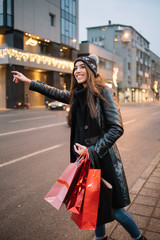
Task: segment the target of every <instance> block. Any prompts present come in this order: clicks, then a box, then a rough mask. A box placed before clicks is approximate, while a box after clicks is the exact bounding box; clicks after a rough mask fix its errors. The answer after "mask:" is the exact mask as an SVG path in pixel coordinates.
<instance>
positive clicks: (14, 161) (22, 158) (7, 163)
mask: <svg viewBox="0 0 160 240" xmlns="http://www.w3.org/2000/svg"><path fill="white" fill-rule="evenodd" d="M62 145H63V144H58V145H54V146H52V147H49V148H45V149H42V150H40V151H37V152H34V153H30V154H28V155H25V156H23V157H20V158H16V159H13V160H11V161H9V162H6V163H2V164H0V168H2V167H5V166H7V165H10V164H13V163H16V162H19V161H22V160H25V159H26V158H30V157H33V156H36V155H38V154H41V153H44V152H47V151H50V150H53V149H55V148H59V147H61V146H62Z"/></svg>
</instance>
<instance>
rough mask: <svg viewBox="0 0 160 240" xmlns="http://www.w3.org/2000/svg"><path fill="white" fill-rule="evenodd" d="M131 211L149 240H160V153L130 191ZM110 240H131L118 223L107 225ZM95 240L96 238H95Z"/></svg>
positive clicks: (129, 209) (129, 208) (128, 209)
mask: <svg viewBox="0 0 160 240" xmlns="http://www.w3.org/2000/svg"><path fill="white" fill-rule="evenodd" d="M130 196H131V201H132V202H131V204H130V205H129V207H128V208H126V209H127V211H129V212H130V213H131V214H132V216H133V218H134V219H135V221H136V223H137V224H138V226H139V228H140V230H141V232H142V234H143V235H144V236H146V238H147V240H160V152H159V153H158V154H157V155H156V157H155V158H154V159H153V161H152V162H151V163H150V165H149V166H148V167H147V168H146V170H145V171H144V172H143V174H142V175H141V176H140V177H139V178H138V179H137V181H136V183H135V184H134V186H133V187H132V188H131V189H130ZM106 228H107V230H106V232H107V235H109V238H108V239H109V240H131V239H132V238H131V237H130V235H129V234H128V233H127V232H126V231H125V230H124V229H123V227H122V226H121V225H120V224H119V223H117V222H116V221H114V222H112V223H109V224H107V225H106ZM93 240H95V237H94V238H93Z"/></svg>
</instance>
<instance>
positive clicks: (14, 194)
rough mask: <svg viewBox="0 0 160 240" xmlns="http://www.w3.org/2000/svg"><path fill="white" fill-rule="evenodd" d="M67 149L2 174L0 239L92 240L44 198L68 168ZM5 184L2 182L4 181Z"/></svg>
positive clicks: (49, 153)
mask: <svg viewBox="0 0 160 240" xmlns="http://www.w3.org/2000/svg"><path fill="white" fill-rule="evenodd" d="M68 160H69V149H68V145H63V147H61V148H58V149H55V150H54V151H53V152H48V153H47V154H41V156H40V157H39V156H35V157H33V158H30V159H28V160H27V161H21V162H19V163H16V164H12V165H10V166H6V167H4V168H3V171H1V173H2V174H1V176H0V178H1V183H2V184H1V190H2V191H3V190H4V191H3V194H2V198H1V200H0V201H1V204H0V206H1V213H2V214H1V216H2V221H1V226H0V228H1V231H0V232H1V237H2V238H1V239H12V240H14V239H21V240H22V239H26V235H27V239H42V240H43V239H47V240H50V239H51V240H52V239H58V240H59V239H70V240H72V239H75V238H76V239H79V240H82V239H90V238H91V235H92V234H93V233H91V232H90V231H80V230H79V229H78V227H77V226H76V225H75V224H74V223H73V222H72V221H71V219H70V213H68V212H67V211H66V210H65V207H63V208H62V209H61V210H60V211H57V210H56V209H54V208H53V207H52V206H50V205H49V204H48V203H47V202H46V201H45V200H44V199H43V198H44V196H45V195H46V193H47V192H48V191H49V189H50V188H51V186H52V185H53V184H54V183H55V181H56V180H57V178H59V176H60V175H61V173H62V172H63V170H64V169H65V168H66V166H67V165H68ZM2 180H3V181H2Z"/></svg>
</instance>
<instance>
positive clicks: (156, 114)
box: [151, 112, 160, 116]
mask: <svg viewBox="0 0 160 240" xmlns="http://www.w3.org/2000/svg"><path fill="white" fill-rule="evenodd" d="M157 114H160V112H155V113H152V114H151V115H152V116H154V115H157Z"/></svg>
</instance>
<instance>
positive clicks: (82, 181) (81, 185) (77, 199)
mask: <svg viewBox="0 0 160 240" xmlns="http://www.w3.org/2000/svg"><path fill="white" fill-rule="evenodd" d="M90 164H91V160H90V159H86V161H85V163H84V164H83V167H82V169H81V173H80V176H79V179H78V181H77V184H76V186H75V188H74V190H73V192H72V193H71V195H70V197H69V198H68V201H66V202H65V203H66V208H67V210H68V211H70V212H74V213H80V210H81V206H82V202H83V198H84V192H85V186H86V181H87V176H88V171H89V168H90Z"/></svg>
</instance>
